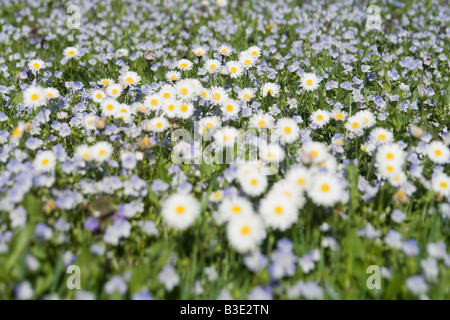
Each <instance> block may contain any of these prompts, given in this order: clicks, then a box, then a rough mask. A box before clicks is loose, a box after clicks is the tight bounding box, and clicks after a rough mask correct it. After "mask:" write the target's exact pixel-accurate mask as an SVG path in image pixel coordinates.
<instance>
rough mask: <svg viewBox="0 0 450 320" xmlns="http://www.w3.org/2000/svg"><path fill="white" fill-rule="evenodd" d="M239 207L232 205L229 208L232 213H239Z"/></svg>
mask: <svg viewBox="0 0 450 320" xmlns="http://www.w3.org/2000/svg"><path fill="white" fill-rule="evenodd" d="M241 210H242V209H241V207H239V206H233V207H232V208H231V211H233V213H241Z"/></svg>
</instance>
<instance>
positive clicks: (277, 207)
mask: <svg viewBox="0 0 450 320" xmlns="http://www.w3.org/2000/svg"><path fill="white" fill-rule="evenodd" d="M274 211H275V213H276V214H282V213H283V207H282V206H276V207H275V210H274Z"/></svg>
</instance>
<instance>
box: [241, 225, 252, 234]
mask: <svg viewBox="0 0 450 320" xmlns="http://www.w3.org/2000/svg"><path fill="white" fill-rule="evenodd" d="M250 231H251V229H250V227H249V226H243V227H242V228H241V233H242V234H243V235H244V236H246V235H248V234H249V233H250Z"/></svg>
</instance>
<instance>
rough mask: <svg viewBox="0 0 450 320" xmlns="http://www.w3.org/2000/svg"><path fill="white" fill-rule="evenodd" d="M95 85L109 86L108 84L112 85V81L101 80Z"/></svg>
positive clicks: (107, 79)
mask: <svg viewBox="0 0 450 320" xmlns="http://www.w3.org/2000/svg"><path fill="white" fill-rule="evenodd" d="M97 84H98V85H101V86H109V85H110V84H114V80H113V79H110V78H103V79H100V80H99V81H97Z"/></svg>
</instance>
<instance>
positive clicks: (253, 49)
mask: <svg viewBox="0 0 450 320" xmlns="http://www.w3.org/2000/svg"><path fill="white" fill-rule="evenodd" d="M246 51H247V53H249V54H250V55H251V56H252V57H254V58H259V57H260V56H261V48H260V47H258V46H252V47H250V48H248V49H247V50H246Z"/></svg>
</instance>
